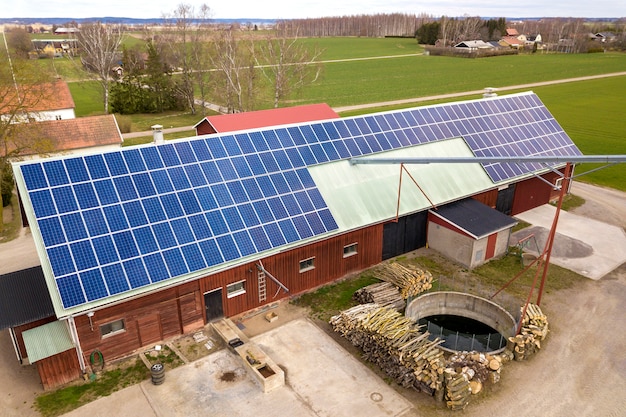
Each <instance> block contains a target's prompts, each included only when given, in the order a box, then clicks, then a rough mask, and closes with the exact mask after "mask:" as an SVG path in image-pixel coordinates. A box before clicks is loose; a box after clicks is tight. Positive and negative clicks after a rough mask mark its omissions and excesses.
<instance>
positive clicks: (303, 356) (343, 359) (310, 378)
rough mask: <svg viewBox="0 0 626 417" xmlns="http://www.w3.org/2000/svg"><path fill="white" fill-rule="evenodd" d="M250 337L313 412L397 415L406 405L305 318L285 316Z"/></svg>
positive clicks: (350, 415) (335, 416) (337, 415)
mask: <svg viewBox="0 0 626 417" xmlns="http://www.w3.org/2000/svg"><path fill="white" fill-rule="evenodd" d="M254 341H255V342H256V343H257V344H258V345H259V346H261V347H262V348H263V350H264V351H265V352H267V353H268V354H269V355H270V356H271V357H272V358H273V359H274V361H275V362H276V363H278V364H279V365H281V366H282V367H283V368H284V369H285V374H286V375H287V382H288V385H289V386H290V387H291V389H293V390H294V391H295V392H296V393H297V394H298V396H299V397H300V398H302V399H303V400H305V401H306V403H307V405H308V406H309V407H310V408H311V409H312V410H314V411H315V415H317V416H328V417H341V416H345V417H355V416H371V417H375V416H399V415H403V414H404V413H406V412H407V411H408V410H410V409H411V408H412V405H411V403H410V402H409V401H407V400H406V399H405V398H404V397H403V396H401V395H400V394H398V393H397V392H396V391H395V390H393V388H391V387H390V386H388V385H387V384H386V383H385V382H384V381H382V380H381V379H380V377H378V376H377V375H376V374H374V373H373V372H372V371H371V370H370V369H369V368H367V367H366V366H364V365H363V364H362V363H361V362H359V361H358V360H357V359H355V358H354V357H353V356H352V355H350V354H349V353H348V352H346V350H345V349H343V348H342V347H341V346H339V344H337V343H336V342H335V341H334V340H332V339H331V338H330V337H329V336H328V335H326V334H325V333H324V332H323V331H322V330H321V329H319V328H318V327H317V326H315V325H314V324H313V323H312V322H311V321H309V320H306V319H301V320H295V321H291V322H289V323H287V324H285V325H284V326H282V327H280V328H279V329H275V330H273V331H270V332H267V333H264V334H262V335H260V336H258V337H256V338H254ZM292 415H297V414H296V413H292Z"/></svg>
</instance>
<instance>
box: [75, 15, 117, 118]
mask: <svg viewBox="0 0 626 417" xmlns="http://www.w3.org/2000/svg"><path fill="white" fill-rule="evenodd" d="M122 36H123V33H122V31H121V28H120V27H119V26H118V25H111V24H103V23H101V22H95V23H88V24H84V25H82V26H81V28H80V32H79V34H78V45H79V48H80V49H81V59H82V61H83V65H85V67H87V69H89V70H90V71H91V72H92V73H93V74H94V75H95V78H96V79H97V81H98V82H99V84H100V86H101V87H102V94H103V98H104V112H105V113H107V114H108V112H109V87H110V84H111V82H112V79H111V75H112V74H111V71H112V69H113V67H114V66H115V65H116V64H117V63H118V61H119V60H120V56H119V55H118V49H119V47H120V44H121V43H122Z"/></svg>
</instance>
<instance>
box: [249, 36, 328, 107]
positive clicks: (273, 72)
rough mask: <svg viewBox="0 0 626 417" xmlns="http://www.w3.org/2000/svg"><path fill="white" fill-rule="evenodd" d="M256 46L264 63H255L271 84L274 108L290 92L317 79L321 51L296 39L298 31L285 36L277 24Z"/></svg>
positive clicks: (320, 68)
mask: <svg viewBox="0 0 626 417" xmlns="http://www.w3.org/2000/svg"><path fill="white" fill-rule="evenodd" d="M259 50H260V55H261V56H262V57H263V59H264V61H263V64H264V65H261V63H259V61H258V60H257V65H258V67H259V68H260V69H261V71H262V73H263V75H264V76H265V78H266V79H267V80H268V81H269V82H270V85H271V86H272V90H273V91H272V93H273V94H272V97H273V105H274V107H275V108H276V107H278V106H279V104H280V102H281V101H283V100H284V99H285V98H286V97H288V96H289V95H290V94H291V93H292V92H294V91H296V90H298V89H300V88H302V87H304V86H305V85H308V84H312V83H314V82H315V81H317V79H318V77H319V74H320V72H321V70H322V67H321V66H320V64H319V63H316V60H317V59H318V58H319V56H320V55H321V53H322V51H320V50H318V49H310V48H307V47H306V46H305V45H304V44H303V43H302V42H298V34H297V31H296V32H295V35H294V36H293V37H288V36H287V35H286V32H285V30H283V29H282V28H281V27H279V28H278V29H277V30H276V31H275V32H274V34H273V35H268V37H267V39H266V42H265V43H263V44H262V45H261V46H260V47H259Z"/></svg>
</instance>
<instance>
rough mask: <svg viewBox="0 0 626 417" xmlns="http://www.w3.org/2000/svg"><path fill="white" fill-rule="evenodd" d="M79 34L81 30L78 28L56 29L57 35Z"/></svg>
mask: <svg viewBox="0 0 626 417" xmlns="http://www.w3.org/2000/svg"><path fill="white" fill-rule="evenodd" d="M78 32H80V29H78V28H56V29H55V30H54V34H55V35H68V34H75V33H78Z"/></svg>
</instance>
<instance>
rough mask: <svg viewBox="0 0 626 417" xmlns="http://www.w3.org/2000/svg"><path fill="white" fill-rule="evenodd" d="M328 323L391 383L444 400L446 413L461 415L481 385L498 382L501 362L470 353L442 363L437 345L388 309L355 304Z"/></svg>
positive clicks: (492, 356)
mask: <svg viewBox="0 0 626 417" xmlns="http://www.w3.org/2000/svg"><path fill="white" fill-rule="evenodd" d="M330 324H331V325H332V327H333V330H334V331H336V332H338V333H340V334H341V335H342V336H343V337H345V338H346V339H348V340H349V341H350V343H352V344H353V345H354V346H356V347H358V348H360V349H361V351H362V352H363V357H364V358H365V359H366V360H368V361H370V362H372V363H374V364H376V365H377V366H378V367H379V368H380V369H382V370H383V371H384V372H385V373H386V374H387V375H389V376H390V377H391V378H393V380H394V381H395V382H396V383H398V384H399V385H401V386H403V387H405V388H414V389H416V390H418V391H422V392H426V393H428V394H430V395H434V396H436V398H437V399H438V400H441V401H443V400H445V401H446V405H447V406H448V408H450V409H452V410H463V409H464V408H465V407H466V406H467V405H468V403H469V402H470V400H471V397H472V395H473V394H478V393H479V392H481V391H482V389H483V385H484V384H485V383H487V382H491V383H496V382H498V381H499V380H500V372H501V370H502V363H503V362H504V361H505V358H504V357H502V356H499V355H490V354H485V353H479V352H475V351H474V352H459V353H456V354H454V355H452V356H450V357H449V358H448V359H446V357H445V356H444V351H443V350H441V349H439V345H440V344H441V343H442V342H443V340H440V339H439V338H436V339H434V340H429V336H430V334H429V333H428V332H427V331H426V332H422V331H421V327H420V326H418V325H417V324H416V323H415V321H414V320H413V319H411V318H409V317H406V316H403V315H402V314H401V313H399V312H398V311H396V310H394V309H392V308H389V307H382V306H380V305H378V304H376V303H368V304H359V305H357V306H355V307H352V308H350V309H348V310H345V311H342V312H341V313H339V314H338V315H336V316H333V317H331V319H330Z"/></svg>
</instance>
